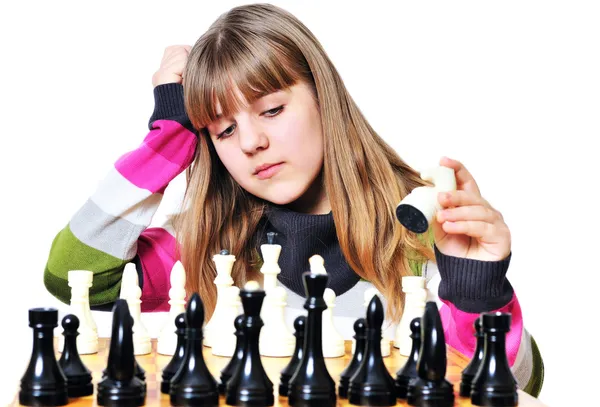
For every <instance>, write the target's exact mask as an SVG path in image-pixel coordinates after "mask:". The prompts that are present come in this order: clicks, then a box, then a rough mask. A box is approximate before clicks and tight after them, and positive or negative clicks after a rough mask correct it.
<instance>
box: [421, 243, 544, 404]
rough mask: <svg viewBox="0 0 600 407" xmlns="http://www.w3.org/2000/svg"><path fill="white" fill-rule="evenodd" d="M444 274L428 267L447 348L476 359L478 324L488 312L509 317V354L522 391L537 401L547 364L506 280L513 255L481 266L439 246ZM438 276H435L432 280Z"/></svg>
mask: <svg viewBox="0 0 600 407" xmlns="http://www.w3.org/2000/svg"><path fill="white" fill-rule="evenodd" d="M435 255H436V262H437V268H438V270H439V275H435V274H436V273H435V267H431V264H430V263H428V267H427V271H426V273H427V275H428V279H429V278H431V282H433V284H432V283H430V284H428V286H429V288H430V290H433V289H435V288H434V287H435V284H436V282H437V283H439V289H438V295H439V302H440V303H441V307H440V315H441V318H442V323H443V324H444V334H445V337H446V343H447V344H448V345H450V346H452V347H453V348H454V349H456V350H458V351H460V352H461V353H463V354H464V355H465V356H467V357H469V358H472V357H473V353H474V351H475V346H476V338H475V336H474V333H475V328H474V322H475V319H476V318H478V317H479V315H480V314H481V313H483V312H493V311H501V312H509V313H510V314H511V315H512V325H511V330H510V332H508V334H507V335H506V353H507V356H508V362H509V365H510V366H511V370H512V372H513V374H514V376H515V378H516V379H517V382H518V385H519V388H521V389H522V390H524V391H526V392H528V393H530V394H532V395H534V396H537V395H538V394H539V393H540V391H541V388H542V383H543V379H544V363H543V361H542V358H541V355H540V352H539V350H538V347H537V345H536V343H535V340H534V339H533V337H532V336H531V335H530V334H529V333H528V332H527V330H526V329H525V328H524V325H523V315H522V312H521V306H520V305H519V301H518V299H517V296H516V294H515V292H514V290H513V287H512V286H511V285H510V283H509V281H508V280H507V278H506V272H507V270H508V266H509V263H510V258H511V255H509V256H508V257H507V258H506V259H504V260H501V261H481V260H473V259H465V258H460V257H453V256H447V255H445V254H443V253H441V252H440V251H439V250H438V249H437V247H435ZM432 274H433V276H432Z"/></svg>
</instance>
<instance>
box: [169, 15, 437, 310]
mask: <svg viewBox="0 0 600 407" xmlns="http://www.w3.org/2000/svg"><path fill="white" fill-rule="evenodd" d="M300 81H303V82H304V83H307V84H308V85H309V86H310V87H311V89H312V91H313V94H314V95H313V96H314V97H315V100H316V101H317V105H318V107H319V110H320V116H321V125H322V129H323V140H324V167H323V182H324V186H325V190H326V193H327V196H328V197H329V201H330V203H331V209H332V213H333V219H334V222H335V228H336V233H337V237H338V240H339V244H340V247H341V250H342V253H343V255H344V257H345V259H346V261H347V262H348V264H349V265H350V267H351V268H352V269H353V270H354V271H355V272H356V273H357V274H358V275H359V276H361V277H362V278H364V279H366V280H368V281H370V282H372V283H373V284H374V286H375V287H376V288H377V289H378V290H379V291H380V292H381V293H382V294H383V295H384V296H385V298H386V300H387V303H388V309H387V314H388V317H390V319H391V320H396V321H397V320H398V319H399V317H400V315H401V313H402V310H403V305H404V295H403V293H402V282H401V278H402V276H406V275H411V274H412V272H411V270H410V267H409V260H411V261H425V260H427V259H429V260H434V255H433V251H432V248H431V245H430V244H429V242H427V241H425V242H424V241H422V240H421V239H420V238H419V236H417V235H415V234H413V233H411V232H408V231H407V230H406V229H405V228H403V227H401V226H400V224H399V223H398V221H397V220H396V218H395V214H394V210H395V207H396V205H398V203H399V202H400V200H401V199H402V198H403V197H404V196H406V195H407V194H408V193H410V191H412V190H413V189H414V188H416V187H418V186H422V185H427V183H426V182H424V181H423V180H422V179H421V178H420V176H419V174H418V173H417V172H416V171H415V170H413V169H412V168H411V167H410V166H409V165H407V164H406V163H405V162H404V161H403V160H402V159H401V158H400V157H399V156H398V154H397V153H396V152H395V151H394V150H393V149H392V148H391V147H390V146H389V145H388V144H387V143H385V142H384V141H383V140H382V139H381V138H380V137H379V136H378V135H377V133H376V132H375V131H374V130H373V129H372V128H371V126H370V125H369V124H368V122H367V120H366V119H365V118H364V116H363V115H362V113H361V112H360V110H359V109H358V107H357V106H356V104H355V103H354V101H353V100H352V98H351V97H350V95H349V93H348V91H347V90H346V88H345V86H344V84H343V82H342V79H341V77H340V75H339V74H338V72H337V70H336V69H335V67H334V66H333V64H332V63H331V61H330V60H329V57H328V56H327V54H326V53H325V51H324V49H323V47H322V46H321V44H320V43H319V41H318V40H317V39H316V38H315V37H314V35H313V34H312V33H311V32H310V31H309V29H308V28H307V27H306V26H305V25H304V24H302V23H301V22H300V21H299V20H298V19H297V18H295V17H294V16H293V15H291V14H290V13H289V12H287V11H285V10H283V9H281V8H278V7H276V6H272V5H268V4H253V5H246V6H240V7H236V8H233V9H231V10H230V11H229V12H227V13H225V14H223V15H221V16H220V17H219V18H218V19H217V20H216V21H215V22H214V23H213V24H212V25H211V26H210V28H209V29H208V30H207V32H206V33H204V34H203V35H202V36H201V37H200V38H199V39H198V41H197V42H196V44H195V45H194V46H193V48H192V50H191V51H190V54H189V56H188V61H187V64H186V68H185V71H184V74H183V86H184V94H185V107H186V111H187V113H188V116H189V117H190V120H191V122H192V125H193V126H194V127H195V128H196V129H198V130H199V132H200V139H199V143H198V147H197V151H196V156H195V160H194V163H193V165H192V166H191V167H190V168H189V169H188V172H187V176H188V186H187V190H186V194H185V198H184V206H185V208H186V210H185V211H183V212H182V213H181V215H180V216H179V218H178V219H177V221H176V224H175V227H176V234H177V237H178V241H179V242H180V253H181V259H182V262H183V265H184V267H185V269H186V271H187V275H188V278H187V283H186V284H187V286H186V289H187V291H188V292H194V291H196V292H199V293H200V295H201V297H202V299H203V301H204V304H205V307H206V311H207V315H208V316H210V315H211V313H212V312H213V310H214V306H215V303H216V287H215V284H214V283H213V280H214V278H215V277H216V268H215V265H214V262H213V261H212V256H213V255H214V254H216V253H218V252H219V251H220V250H221V249H223V248H225V249H228V250H230V252H231V253H232V254H234V255H235V256H236V262H235V264H234V268H233V272H232V277H233V279H234V281H235V284H236V285H238V286H240V285H242V284H244V283H245V282H246V281H248V280H250V279H253V280H261V273H260V272H259V271H258V267H257V266H258V264H259V262H260V258H258V254H257V251H256V247H257V240H256V239H257V236H256V235H257V233H256V232H257V229H258V227H259V224H260V221H261V218H262V216H263V213H264V208H265V202H264V201H263V200H261V199H259V198H257V197H255V196H253V195H252V194H250V193H247V192H246V191H244V190H243V189H242V188H241V187H240V186H239V185H238V184H237V183H236V182H235V181H234V180H233V178H232V177H231V176H230V175H229V173H228V172H227V170H226V169H225V167H224V166H223V164H222V162H221V161H220V160H219V157H218V156H217V154H216V152H215V149H214V147H213V145H212V141H211V139H210V137H209V136H208V133H207V131H206V129H205V127H206V126H207V125H208V124H209V123H210V122H212V121H214V120H216V119H217V111H216V102H217V101H218V102H219V104H220V105H221V109H222V114H223V115H224V116H225V117H227V116H229V115H230V114H234V113H236V112H237V111H238V109H239V108H240V107H241V106H242V103H243V102H242V101H240V100H238V98H237V96H236V94H234V92H233V86H234V85H235V87H237V88H238V89H239V90H240V93H241V94H242V95H243V96H244V98H245V101H246V102H248V103H252V102H253V101H255V100H257V99H258V98H260V97H262V96H264V95H266V94H269V93H272V92H275V91H277V90H282V89H287V88H288V87H290V86H292V85H294V84H296V83H299V82H300ZM325 266H327V265H325Z"/></svg>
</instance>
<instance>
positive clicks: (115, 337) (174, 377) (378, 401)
mask: <svg viewBox="0 0 600 407" xmlns="http://www.w3.org/2000/svg"><path fill="white" fill-rule="evenodd" d="M303 279H304V286H305V292H306V302H305V305H304V308H305V309H306V311H307V314H306V316H302V317H299V318H298V319H296V321H295V328H296V334H295V336H296V344H295V351H294V354H293V356H292V358H291V359H290V362H289V364H288V365H287V366H286V367H285V369H284V370H282V372H281V377H280V383H279V395H280V396H284V397H287V398H288V403H289V405H290V406H324V407H327V406H335V405H336V400H337V397H340V398H348V401H349V403H350V404H353V405H378V406H392V405H395V404H396V402H397V399H407V401H408V403H409V404H410V405H413V406H430V405H436V406H452V405H454V392H453V387H452V385H451V384H450V383H449V382H448V381H447V380H446V379H445V375H446V364H447V360H446V344H445V339H444V331H443V327H442V322H441V318H440V315H439V311H438V308H437V305H436V304H435V303H433V302H428V303H427V304H426V306H425V311H424V313H423V315H422V316H421V317H420V318H415V319H413V320H412V321H411V324H410V329H411V331H412V333H411V338H412V347H411V353H410V356H409V358H408V360H407V362H406V364H405V365H404V366H403V367H402V368H401V369H400V370H399V371H398V372H397V373H396V378H395V379H394V378H393V377H392V376H391V375H390V373H389V372H388V370H387V368H386V366H385V364H384V361H383V356H382V353H381V346H380V343H381V339H382V325H383V321H384V310H383V305H382V302H381V300H380V299H379V297H378V296H376V295H375V296H373V298H372V299H371V301H370V302H369V305H368V307H367V311H366V316H365V318H359V319H358V320H357V321H356V322H355V324H354V329H355V340H356V342H355V343H356V351H355V352H354V355H353V357H352V359H351V361H350V363H349V364H348V366H347V367H346V369H345V370H344V371H343V372H342V373H341V375H340V378H339V387H338V388H337V389H336V385H335V382H334V380H333V378H332V377H331V376H330V374H329V372H328V371H327V367H326V365H325V358H324V357H323V352H322V335H323V330H322V317H323V312H324V311H325V310H326V309H327V305H326V302H325V300H324V297H323V294H324V292H325V288H326V284H327V280H328V276H327V274H322V273H312V272H306V273H304V274H303ZM239 296H240V300H241V303H242V307H243V310H244V313H243V314H241V315H239V316H238V317H236V319H235V323H234V328H235V331H236V347H235V352H234V355H233V357H232V358H231V360H230V361H229V364H228V365H227V366H226V367H225V368H224V369H223V370H222V371H221V377H220V380H219V381H217V380H216V379H215V378H214V377H213V376H212V374H211V373H210V371H209V369H208V368H207V366H206V363H205V361H204V357H203V353H202V352H203V340H204V334H203V331H204V330H203V327H204V318H205V314H204V307H203V303H202V301H201V299H200V296H199V295H198V294H197V293H194V294H193V295H192V296H191V298H190V300H189V302H188V303H187V306H186V309H185V312H184V313H182V314H180V315H178V316H177V318H176V319H175V326H176V328H177V329H176V332H175V333H176V336H177V344H176V352H175V353H174V355H173V357H172V359H171V360H170V362H169V364H168V365H167V366H166V367H165V368H164V370H163V372H162V382H161V391H162V392H163V393H167V394H169V396H170V401H171V404H172V405H175V406H193V405H202V406H217V405H218V404H219V395H220V394H222V395H224V396H225V401H226V403H227V404H228V405H233V406H236V405H244V406H249V405H253V406H255V405H263V406H271V405H273V404H274V387H273V383H272V382H271V380H270V379H269V378H268V376H267V374H266V373H265V370H264V368H263V365H262V361H261V356H260V352H259V337H260V332H261V329H262V327H263V325H264V324H263V320H262V318H261V308H262V305H263V301H264V299H265V297H266V292H265V290H263V289H261V287H260V285H259V284H258V283H257V282H254V281H251V282H249V283H247V284H246V285H245V286H244V288H243V289H241V290H240V292H239ZM29 319H30V326H31V327H32V328H33V330H34V345H33V353H32V358H31V361H30V364H29V367H28V369H27V370H26V372H25V374H24V376H23V378H22V379H21V391H20V393H19V401H20V403H21V404H23V405H45V406H58V405H65V404H67V402H68V398H69V397H81V396H85V395H91V394H93V384H92V381H91V374H90V371H89V370H88V369H87V368H86V367H85V366H84V364H83V363H82V361H81V359H80V358H79V354H78V351H77V342H76V339H75V338H76V336H77V328H78V318H77V317H76V316H74V315H67V316H66V317H65V318H63V321H62V325H63V328H64V333H63V335H64V338H65V339H64V348H63V352H62V356H61V359H60V360H59V361H57V360H56V358H55V355H54V348H53V329H54V328H55V327H56V326H57V322H58V313H57V310H56V309H48V308H42V309H40V308H37V309H32V310H30V311H29ZM510 319H511V316H510V314H504V313H484V314H482V315H481V316H480V318H479V319H478V321H479V322H478V323H476V324H475V325H476V326H475V328H476V329H477V335H478V341H477V350H476V352H475V356H474V357H473V359H472V360H471V363H470V364H469V365H468V366H467V367H466V368H465V370H464V371H463V374H462V382H461V386H460V395H461V396H468V397H471V401H472V403H473V404H475V405H486V406H516V405H517V402H518V396H517V387H516V381H515V379H514V377H513V376H512V373H511V372H510V368H509V366H508V361H507V357H506V350H505V348H504V346H505V335H506V333H507V332H508V331H509V329H510ZM134 325H135V321H134V318H133V317H132V315H131V313H130V309H129V305H128V303H127V301H126V300H124V299H119V300H117V301H116V303H115V305H114V308H113V324H112V332H111V340H110V347H109V355H108V360H107V366H106V369H105V370H104V371H103V376H102V379H101V380H100V381H99V382H98V384H97V404H98V405H123V406H125V405H127V406H141V405H144V403H145V398H146V384H145V378H144V371H143V369H142V368H141V366H139V364H138V363H137V362H136V360H135V355H134V345H133V327H134Z"/></svg>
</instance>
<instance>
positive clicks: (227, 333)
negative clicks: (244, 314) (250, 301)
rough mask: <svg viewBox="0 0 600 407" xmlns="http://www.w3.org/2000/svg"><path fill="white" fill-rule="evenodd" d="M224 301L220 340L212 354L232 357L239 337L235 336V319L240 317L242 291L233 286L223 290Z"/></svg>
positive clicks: (215, 343)
mask: <svg viewBox="0 0 600 407" xmlns="http://www.w3.org/2000/svg"><path fill="white" fill-rule="evenodd" d="M222 293H223V300H222V302H221V304H222V307H221V314H220V315H221V320H222V321H223V322H222V323H220V324H219V325H218V330H217V331H216V332H218V333H219V340H217V341H215V342H214V343H213V344H212V349H211V351H212V354H213V355H216V356H227V357H232V356H233V352H234V351H235V345H236V342H237V337H236V336H235V325H234V321H235V318H236V317H237V316H238V315H240V311H239V308H240V305H241V304H242V302H241V300H240V289H239V288H238V287H235V286H232V287H227V288H226V289H225V290H223V292H222Z"/></svg>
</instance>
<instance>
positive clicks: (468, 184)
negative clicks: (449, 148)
mask: <svg viewBox="0 0 600 407" xmlns="http://www.w3.org/2000/svg"><path fill="white" fill-rule="evenodd" d="M440 165H442V166H444V167H448V168H452V169H453V170H454V175H455V177H456V187H457V188H458V189H462V190H465V191H468V192H472V193H475V194H477V195H481V192H480V190H479V186H477V182H475V178H473V176H472V175H471V173H470V172H469V171H468V170H467V168H466V167H465V166H464V165H463V164H462V163H461V162H460V161H456V160H453V159H451V158H448V157H442V158H441V159H440Z"/></svg>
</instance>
